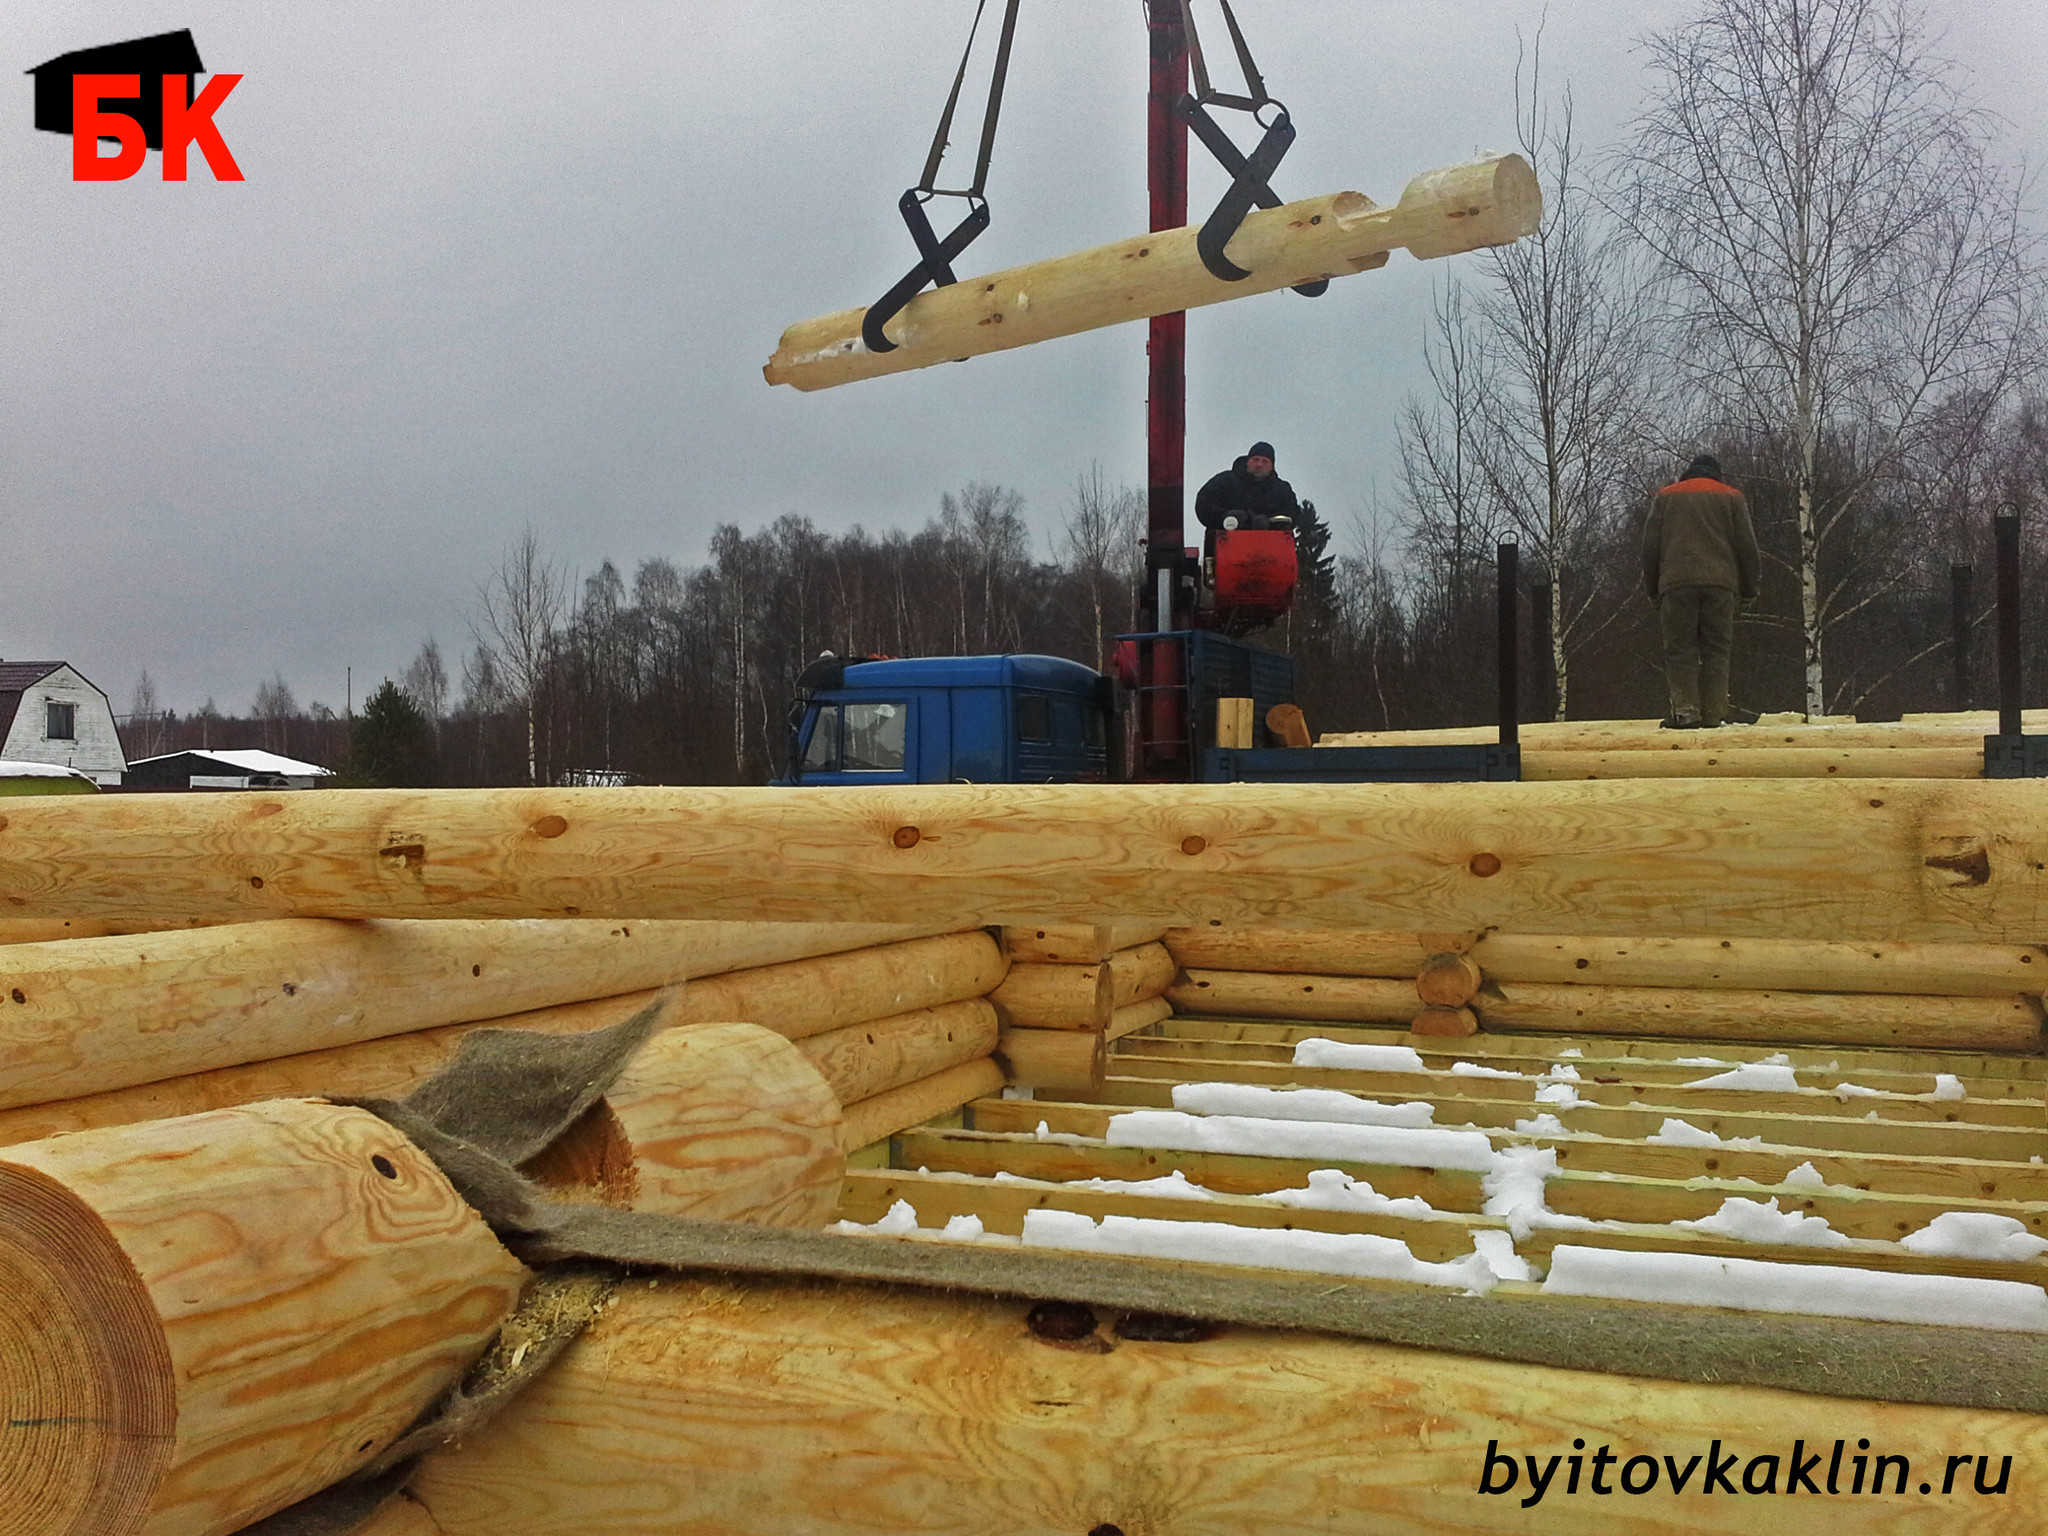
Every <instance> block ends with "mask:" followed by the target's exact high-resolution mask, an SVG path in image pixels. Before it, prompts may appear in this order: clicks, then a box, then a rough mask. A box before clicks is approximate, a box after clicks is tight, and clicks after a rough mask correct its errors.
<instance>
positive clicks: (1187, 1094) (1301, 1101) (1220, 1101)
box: [1173, 1083, 1436, 1128]
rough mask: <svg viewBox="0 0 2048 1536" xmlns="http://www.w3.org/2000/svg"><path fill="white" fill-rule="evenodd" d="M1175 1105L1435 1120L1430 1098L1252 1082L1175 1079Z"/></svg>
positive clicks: (1262, 1115)
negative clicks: (1404, 1099)
mask: <svg viewBox="0 0 2048 1536" xmlns="http://www.w3.org/2000/svg"><path fill="white" fill-rule="evenodd" d="M1173 1107H1174V1108H1175V1109H1181V1110H1186V1111H1187V1112H1188V1113H1190V1114H1196V1115H1249V1116H1252V1117H1255V1118H1259V1119H1266V1120H1315V1121H1320V1122H1323V1123H1325V1124H1341V1125H1405V1126H1409V1127H1411V1128H1419V1127H1422V1126H1426V1125H1430V1124H1432V1123H1433V1122H1434V1121H1435V1118H1436V1112H1435V1110H1433V1109H1432V1108H1431V1107H1430V1105H1429V1104H1427V1103H1425V1102H1424V1101H1422V1100H1419V1099H1418V1100H1416V1101H1414V1102H1412V1103H1408V1104H1382V1103H1379V1102H1378V1101H1377V1100H1374V1099H1361V1098H1356V1097H1354V1096H1353V1095H1351V1094H1348V1093H1344V1092H1342V1091H1340V1090H1338V1089H1335V1088H1261V1087H1258V1086H1257V1085H1256V1084H1252V1083H1176V1084H1175V1085H1174V1089H1173Z"/></svg>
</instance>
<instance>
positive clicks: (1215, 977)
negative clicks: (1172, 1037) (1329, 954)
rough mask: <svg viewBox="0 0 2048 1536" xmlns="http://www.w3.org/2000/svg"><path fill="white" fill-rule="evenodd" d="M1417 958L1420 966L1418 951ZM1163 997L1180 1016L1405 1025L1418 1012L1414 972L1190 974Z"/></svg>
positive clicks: (1199, 972)
mask: <svg viewBox="0 0 2048 1536" xmlns="http://www.w3.org/2000/svg"><path fill="white" fill-rule="evenodd" d="M1416 959H1417V963H1418V964H1419V963H1420V961H1421V952H1420V951H1419V950H1418V951H1417V954H1416ZM1166 996H1167V1000H1168V1001H1169V1002H1171V1003H1172V1004H1173V1006H1174V1010H1175V1011H1176V1012H1178V1013H1228V1014H1245V1015H1248V1016H1250V1017H1252V1018H1271V1019H1330V1020H1335V1021H1339V1022H1349V1021H1354V1020H1355V1021H1360V1022H1381V1023H1388V1024H1393V1023H1404V1024H1405V1023H1406V1022H1407V1021H1408V1020H1410V1019H1412V1018H1414V1017H1415V1013H1416V1009H1417V1007H1418V1004H1417V1002H1416V998H1415V981H1414V973H1413V972H1410V973H1409V979H1408V980H1406V981H1389V980H1384V979H1381V978H1379V977H1373V976H1296V975H1279V974H1273V973H1269V972H1264V971H1197V970H1189V971H1186V972H1184V973H1183V974H1182V979H1181V980H1180V981H1178V982H1176V983H1175V984H1174V986H1173V987H1172V989H1171V990H1169V991H1168V992H1167V994H1166Z"/></svg>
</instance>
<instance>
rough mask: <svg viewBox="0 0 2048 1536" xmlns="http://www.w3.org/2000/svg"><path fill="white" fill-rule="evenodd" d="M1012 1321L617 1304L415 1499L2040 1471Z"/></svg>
mask: <svg viewBox="0 0 2048 1536" xmlns="http://www.w3.org/2000/svg"><path fill="white" fill-rule="evenodd" d="M1029 1310H1030V1308H1029V1304H1028V1303H1023V1302H1013V1301H1006V1300H994V1299H989V1298H979V1297H969V1296H938V1295H931V1294H924V1293H916V1292H911V1291H908V1290H905V1291H884V1290H879V1289H874V1290H870V1289H863V1288H857V1287H834V1286H821V1285H800V1284H783V1283H768V1282H762V1283H754V1284H749V1285H736V1284H730V1283H725V1282H717V1281H712V1282H705V1281H701V1280H696V1279H692V1280H689V1281H676V1282H662V1283H661V1284H658V1285H657V1286H655V1287H654V1288H652V1289H647V1288H642V1287H630V1288H628V1290H627V1291H626V1292H624V1293H622V1296H621V1299H620V1302H619V1304H618V1305H617V1306H616V1307H615V1308H614V1309H613V1310H612V1311H611V1312H609V1313H607V1314H606V1316H605V1317H604V1318H603V1319H602V1320H601V1321H600V1322H599V1323H598V1324H597V1325H596V1326H595V1327H594V1328H593V1329H592V1330H591V1331H590V1332H589V1333H587V1334H585V1335H584V1337H583V1338H581V1339H580V1340H578V1341H577V1343H575V1344H574V1345H572V1346H571V1348H570V1350H569V1351H568V1352H567V1353H566V1354H565V1355H564V1357H563V1359H562V1360H561V1361H560V1362H559V1364H558V1365H557V1366H556V1367H555V1368H554V1369H553V1370H552V1371H550V1372H549V1373H548V1375H547V1376H545V1377H544V1378H543V1379H542V1380H540V1381H539V1382H537V1383H535V1384H534V1386H533V1387H532V1388H530V1389H529V1390H528V1391H527V1392H526V1393H525V1394H523V1395H522V1396H521V1397H520V1398H519V1400H518V1401H516V1402H515V1403H514V1404H513V1405H512V1406H511V1408H510V1409H508V1410H507V1413H506V1415H505V1417H504V1418H502V1419H501V1420H499V1421H498V1422H497V1424H495V1425H494V1426H493V1429H492V1432H491V1433H490V1434H488V1435H483V1436H479V1437H477V1438H476V1439H475V1440H474V1441H472V1442H471V1443H469V1444H468V1445H466V1446H464V1447H463V1448H462V1449H460V1450H458V1451H455V1452H452V1453H446V1454H443V1455H440V1456H437V1457H435V1458H433V1459H432V1460H430V1462H429V1463H428V1464H427V1466H426V1467H425V1468H424V1469H423V1471H422V1474H421V1476H420V1478H419V1479H418V1481H417V1482H416V1483H415V1485H414V1488H415V1492H416V1494H417V1495H418V1497H419V1498H420V1499H421V1501H422V1502H423V1503H424V1504H425V1505H426V1506H427V1508H428V1509H429V1511H430V1512H431V1513H432V1514H433V1515H434V1517H435V1519H436V1520H437V1521H438V1522H439V1523H440V1525H441V1527H442V1530H443V1531H444V1533H445V1536H673V1533H675V1532H677V1531H686V1530H688V1531H717V1532H720V1533H726V1536H756V1533H758V1536H787V1533H791V1532H806V1533H814V1536H856V1533H857V1536H882V1533H891V1536H893V1533H897V1532H904V1531H923V1532H960V1533H966V1532H975V1533H986V1536H1085V1533H1088V1532H1090V1531H1099V1530H1100V1528H1101V1527H1103V1526H1105V1525H1108V1526H1113V1527H1114V1528H1116V1529H1117V1530H1120V1531H1123V1532H1127V1533H1133V1536H1135V1533H1147V1536H1151V1533H1173V1536H1211V1533H1213V1536H1282V1533H1285V1536H1306V1533H1308V1532H1311V1531H1315V1532H1325V1533H1357V1536H1452V1533H1459V1536H1463V1533H1467V1532H1502V1533H1513V1536H1647V1533H1652V1532H1658V1533H1666V1536H1678V1533H1681V1532H1686V1533H1724V1536H1765V1533H1773V1536H1805V1533H1808V1532H1811V1531H1813V1530H1815V1529H1816V1526H1815V1524H1814V1521H1815V1518H1816V1516H1815V1514H1814V1512H1813V1511H1812V1510H1811V1509H1809V1508H1808V1503H1807V1501H1805V1500H1799V1499H1773V1498H1746V1497H1736V1498H1725V1497H1717V1496H1715V1495H1713V1494H1704V1493H1702V1492H1700V1489H1699V1483H1698V1479H1697V1478H1695V1479H1694V1481H1693V1485H1692V1486H1691V1487H1690V1488H1688V1490H1687V1491H1686V1493H1685V1494H1683V1495H1679V1496H1677V1497H1673V1496H1672V1495H1670V1494H1669V1493H1668V1492H1667V1491H1666V1490H1664V1489H1663V1488H1661V1487H1660V1488H1659V1490H1658V1492H1657V1493H1656V1494H1655V1495H1654V1502H1653V1499H1652V1497H1644V1498H1639V1499H1623V1498H1605V1499H1602V1498H1596V1497H1593V1496H1591V1495H1590V1494H1589V1493H1582V1494H1581V1495H1580V1496H1579V1497H1577V1498H1570V1497H1563V1496H1561V1495H1560V1491H1559V1489H1557V1488H1553V1489H1552V1492H1551V1496H1550V1497H1548V1498H1546V1499H1544V1500H1543V1501H1542V1502H1541V1503H1540V1504H1538V1505H1537V1506H1536V1507H1534V1508H1533V1509H1525V1508H1522V1507H1521V1504H1520V1497H1519V1495H1518V1496H1516V1497H1489V1496H1486V1495H1482V1494H1480V1493H1478V1492H1477V1488H1478V1486H1479V1477H1480V1467H1481V1463H1482V1461H1483V1460H1484V1457H1485V1454H1486V1451H1487V1448H1488V1443H1489V1441H1497V1442H1501V1443H1502V1445H1503V1447H1504V1448H1505V1449H1507V1450H1510V1451H1515V1452H1540V1453H1541V1456H1542V1458H1543V1459H1547V1457H1548V1456H1549V1455H1550V1454H1553V1453H1562V1454H1564V1455H1569V1454H1571V1453H1572V1452H1571V1442H1572V1440H1573V1439H1574V1438H1575V1437H1577V1438H1582V1439H1585V1440H1586V1442H1587V1452H1588V1454H1589V1455H1590V1453H1591V1451H1592V1449H1593V1448H1595V1447H1597V1446H1599V1445H1601V1444H1603V1443H1604V1444H1610V1445H1612V1446H1613V1448H1614V1451H1615V1452H1616V1453H1617V1454H1618V1455H1620V1456H1621V1457H1623V1458H1626V1457H1629V1456H1633V1455H1637V1454H1646V1455H1652V1456H1661V1455H1664V1454H1667V1453H1676V1454H1677V1456H1678V1458H1679V1462H1680V1464H1681V1465H1683V1463H1684V1460H1685V1458H1686V1457H1688V1456H1690V1455H1693V1454H1695V1453H1703V1452H1704V1451H1705V1450H1706V1448H1707V1445H1708V1442H1709V1441H1711V1440H1716V1439H1719V1440H1721V1441H1723V1442H1724V1445H1725V1446H1726V1447H1727V1448H1728V1449H1732V1450H1735V1451H1737V1452H1738V1454H1740V1455H1741V1456H1742V1458H1743V1459H1744V1460H1745V1461H1746V1460H1747V1459H1748V1458H1749V1457H1750V1456H1753V1455H1758V1454H1771V1455H1777V1456H1780V1457H1783V1456H1784V1455H1786V1454H1787V1453H1788V1452H1789V1451H1790V1449H1791V1447H1792V1442H1793V1441H1794V1440H1795V1439H1800V1438H1803V1439H1806V1440H1807V1441H1809V1442H1811V1441H1813V1440H1814V1439H1816V1438H1819V1437H1820V1436H1821V1435H1822V1434H1823V1433H1825V1435H1826V1438H1827V1439H1828V1440H1829V1441H1832V1440H1833V1438H1834V1437H1835V1435H1836V1433H1838V1432H1839V1433H1841V1434H1845V1435H1848V1436H1849V1437H1850V1438H1851V1440H1852V1441H1853V1439H1854V1438H1855V1437H1856V1436H1859V1435H1861V1436H1865V1437H1867V1438H1869V1439H1870V1440H1871V1442H1872V1444H1873V1446H1874V1447H1877V1448H1879V1449H1881V1450H1884V1451H1887V1452H1891V1453H1894V1454H1899V1455H1905V1456H1909V1457H1910V1458H1911V1459H1912V1466H1913V1468H1914V1471H1915V1475H1916V1476H1918V1475H1920V1473H1921V1471H1922V1469H1925V1468H1930V1467H1931V1468H1934V1469H1937V1472H1938V1469H1939V1468H1940V1467H1941V1465H1942V1459H1943V1457H1944V1456H1946V1455H1947V1454H1949V1453H1950V1452H1952V1451H1955V1450H1958V1449H1959V1448H1961V1447H1964V1446H1967V1447H1969V1448H1970V1449H1971V1450H1972V1451H1973V1452H1981V1453H1985V1454H1988V1455H1989V1456H1990V1457H1991V1466H1992V1468H1993V1469H1994V1471H1995V1469H1996V1468H1997V1466H1998V1464H1999V1458H2000V1457H2002V1456H2007V1455H2009V1456H2011V1457H2012V1458H2013V1461H2014V1474H2015V1477H2018V1476H2019V1475H2020V1474H2021V1471H2022V1469H2025V1468H2029V1467H2038V1466H2040V1465H2042V1464H2043V1462H2044V1459H2048V1420H2044V1419H2041V1418H2039V1417H2036V1416H2031V1415H2022V1414H2010V1413H1996V1412H1985V1411H1982V1410H1964V1409H1949V1408H1929V1407H1917V1406H1902V1405H1895V1404H1886V1403H1875V1402H1861V1401H1857V1402H1849V1401H1836V1400H1827V1401H1823V1400H1820V1399H1815V1398H1808V1397H1804V1396H1802V1395H1800V1394H1797V1393H1791V1392H1785V1391H1779V1390H1774V1389H1768V1388H1758V1387H1742V1386H1725V1385H1701V1386H1680V1385H1675V1384H1672V1383H1669V1382H1661V1381H1659V1382H1651V1381H1645V1380H1640V1379H1637V1378H1632V1377H1624V1376H1605V1375H1598V1374H1594V1373H1591V1372H1575V1371H1561V1370H1556V1369H1551V1368H1545V1367H1539V1366H1531V1365H1522V1364H1514V1363H1505V1362H1495V1361H1486V1360H1478V1359H1470V1358H1461V1357H1457V1356H1451V1355H1443V1354H1433V1353H1429V1352H1426V1351H1420V1350H1410V1349H1402V1348H1397V1347H1393V1346H1387V1345H1379V1344H1371V1343H1366V1342H1363V1341H1357V1340H1349V1339H1335V1338H1328V1337H1322V1336H1318V1335H1313V1334H1302V1333H1294V1334H1288V1333H1280V1332H1275V1331H1267V1330H1260V1329H1251V1328H1231V1329H1228V1330H1225V1331H1223V1332H1221V1333H1219V1334H1218V1335H1216V1336H1215V1337H1212V1338H1208V1339H1204V1340H1201V1341H1198V1342H1194V1343H1185V1344H1179V1343H1174V1344H1169V1343H1146V1342H1138V1341H1132V1340H1114V1339H1109V1338H1107V1337H1104V1338H1103V1339H1102V1345H1103V1346H1106V1347H1100V1352H1097V1350H1096V1349H1089V1350H1085V1351H1080V1350H1074V1349H1071V1348H1066V1349H1063V1348H1058V1347H1055V1346H1053V1345H1050V1344H1048V1343H1045V1342H1042V1341H1040V1340H1039V1339H1037V1338H1035V1337H1034V1336H1033V1335H1032V1334H1031V1332H1030V1331H1029V1329H1028V1328H1027V1327H1026V1326H1025V1321H1024V1320H1025V1316H1026V1314H1027V1313H1028V1311H1029ZM1102 1321H1103V1322H1104V1323H1105V1324H1107V1323H1108V1322H1109V1321H1110V1319H1109V1318H1108V1317H1105V1318H1103V1319H1102ZM1108 1332H1109V1330H1108V1328H1107V1327H1106V1326H1105V1327H1104V1328H1103V1329H1101V1334H1102V1335H1105V1336H1106V1335H1107V1334H1108ZM1837 1425H1840V1426H1842V1428H1840V1429H1839V1431H1838V1430H1837V1428H1836V1426H1837ZM1850 1425H1853V1426H1854V1428H1853V1429H1851V1428H1849V1427H1848V1426H1850ZM1607 1475H1608V1477H1609V1479H1610V1481H1609V1482H1608V1483H1607V1485H1606V1486H1608V1487H1612V1486H1613V1483H1612V1481H1611V1479H1612V1477H1613V1475H1614V1474H1613V1471H1612V1469H1611V1468H1610V1470H1609V1472H1608V1474H1607ZM1936 1483H1937V1486H1938V1484H1939V1477H1938V1476H1937V1478H1936ZM1930 1513H1932V1514H1936V1515H1939V1517H1940V1520H1939V1523H1933V1522H1931V1521H1930ZM2038 1518H2039V1517H2038V1511H2037V1510H2036V1509H2035V1508H2034V1507H2033V1505H2032V1502H2031V1501H2030V1500H2029V1499H2027V1498H2019V1497H2012V1496H2010V1495H2008V1496H2007V1497H2004V1498H1982V1499H1979V1498H1974V1497H1967V1496H1963V1495H1958V1496H1956V1497H1955V1498H1953V1499H1951V1500H1948V1501H1944V1502H1943V1503H1941V1504H1940V1505H1936V1506H1931V1505H1930V1503H1929V1502H1928V1501H1922V1500H1920V1499H1918V1498H1917V1497H1909V1498H1862V1499H1852V1498H1849V1497H1846V1496H1845V1497H1841V1498H1836V1499H1830V1500H1828V1501H1827V1502H1826V1505H1825V1522H1826V1529H1827V1530H1828V1531H1829V1532H1830V1533H1836V1532H1839V1533H1843V1536H1866V1533H1868V1536H1875V1533H1884V1536H1906V1533H1908V1532H1927V1531H1933V1530H1936V1529H1939V1530H1943V1531H1957V1532H1968V1533H1970V1536H2032V1532H2033V1531H2034V1530H2035V1528H2036V1526H2037V1524H2038Z"/></svg>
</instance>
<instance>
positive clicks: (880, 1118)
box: [839, 1057, 1003, 1152]
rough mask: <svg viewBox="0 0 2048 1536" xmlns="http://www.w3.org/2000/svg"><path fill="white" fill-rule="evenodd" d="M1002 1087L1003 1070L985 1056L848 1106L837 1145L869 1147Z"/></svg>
mask: <svg viewBox="0 0 2048 1536" xmlns="http://www.w3.org/2000/svg"><path fill="white" fill-rule="evenodd" d="M1002 1086H1003V1069H1002V1068H1001V1067H1000V1066H998V1065H997V1064H996V1063H995V1062H994V1061H992V1060H990V1059H989V1058H988V1057H983V1058H982V1059H981V1060H980V1061H970V1062H966V1063H964V1064H962V1065H960V1066H957V1067H948V1068H947V1069H946V1070H945V1071H943V1072H934V1073H933V1074H932V1075H931V1076H930V1077H927V1078H923V1079H921V1080H919V1081H918V1082H915V1083H910V1084H907V1085H905V1086H904V1087H901V1088H892V1089H890V1090H889V1091H888V1092H887V1093H878V1094H876V1095H875V1096H874V1097H873V1098H871V1099H862V1100H861V1101H860V1102H859V1103H857V1104H849V1105H847V1106H846V1109H845V1119H844V1120H843V1121H842V1122H841V1124H840V1128H839V1143H840V1145H841V1146H843V1147H845V1148H846V1150H847V1151H849V1152H856V1151H858V1150H859V1149H860V1148H862V1147H868V1146H873V1145H874V1144H875V1143H876V1142H878V1141H881V1140H883V1139H885V1138H886V1137H890V1136H894V1135H895V1134H896V1133H897V1132H898V1131H907V1130H909V1129H910V1127H912V1126H913V1125H923V1124H924V1123H925V1121H927V1120H936V1119H938V1118H939V1117H940V1116H941V1115H950V1114H952V1113H953V1112H954V1111H955V1110H957V1109H958V1108H959V1107H960V1106H961V1105H962V1104H968V1103H972V1102H973V1101H974V1100H976V1099H980V1098H986V1097H987V1096H988V1095H989V1094H992V1093H995V1092H997V1091H998V1090H1000V1089H1001V1088H1002Z"/></svg>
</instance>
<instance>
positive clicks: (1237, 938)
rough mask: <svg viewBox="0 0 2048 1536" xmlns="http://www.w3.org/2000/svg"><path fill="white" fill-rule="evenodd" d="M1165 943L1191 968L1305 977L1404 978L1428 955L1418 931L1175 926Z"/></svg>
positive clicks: (1411, 974)
mask: <svg viewBox="0 0 2048 1536" xmlns="http://www.w3.org/2000/svg"><path fill="white" fill-rule="evenodd" d="M1166 947H1167V949H1168V950H1169V951H1170V952H1171V953H1172V955H1173V958H1174V959H1175V960H1177V961H1179V962H1180V963H1181V964H1182V965H1184V966H1186V967H1187V968H1188V969H1189V970H1203V971H1293V972H1298V973H1300V974H1302V975H1306V976H1385V977H1404V978H1405V977H1410V976H1413V975H1414V974H1415V973H1416V971H1417V970H1418V969H1419V968H1420V967H1421V965H1422V962H1423V961H1424V960H1425V959H1427V958H1428V956H1429V950H1428V949H1426V948H1424V946H1423V942H1422V939H1421V937H1420V936H1419V935H1417V934H1413V933H1359V932H1356V931H1354V930H1348V929H1342V928H1175V929H1172V930H1170V931H1169V932H1168V933H1167V935H1166Z"/></svg>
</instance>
